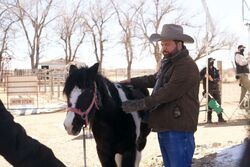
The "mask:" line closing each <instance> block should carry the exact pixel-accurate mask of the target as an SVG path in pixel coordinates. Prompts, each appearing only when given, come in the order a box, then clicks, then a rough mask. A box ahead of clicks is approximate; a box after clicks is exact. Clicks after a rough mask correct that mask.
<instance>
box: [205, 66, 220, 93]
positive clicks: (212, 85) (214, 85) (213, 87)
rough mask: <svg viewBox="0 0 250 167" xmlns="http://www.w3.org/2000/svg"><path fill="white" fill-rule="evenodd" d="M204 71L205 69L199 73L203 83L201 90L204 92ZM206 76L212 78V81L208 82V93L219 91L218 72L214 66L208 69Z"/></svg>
mask: <svg viewBox="0 0 250 167" xmlns="http://www.w3.org/2000/svg"><path fill="white" fill-rule="evenodd" d="M206 70H207V68H206V67H205V68H203V69H202V70H201V71H200V80H202V83H203V89H204V91H205V92H206V77H205V76H206ZM208 74H209V75H210V76H211V77H212V78H213V81H210V80H208V92H211V91H219V89H220V87H219V81H220V74H219V70H217V69H216V68H215V67H214V66H213V67H212V68H209V69H208Z"/></svg>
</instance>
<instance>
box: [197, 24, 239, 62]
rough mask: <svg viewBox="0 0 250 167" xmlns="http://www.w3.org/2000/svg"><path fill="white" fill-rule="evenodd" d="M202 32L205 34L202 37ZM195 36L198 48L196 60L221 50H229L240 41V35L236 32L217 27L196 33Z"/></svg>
mask: <svg viewBox="0 0 250 167" xmlns="http://www.w3.org/2000/svg"><path fill="white" fill-rule="evenodd" d="M217 27H218V26H217ZM200 31H202V30H200ZM202 34H203V35H204V36H203V37H201V36H202ZM194 38H195V48H196V49H195V50H196V53H195V57H194V60H195V61H196V60H199V59H201V58H203V57H205V56H206V55H210V54H212V53H214V52H216V51H219V50H229V49H231V47H232V46H233V45H235V43H236V42H237V41H238V37H237V36H236V35H235V34H232V33H228V32H225V31H218V30H216V28H215V29H214V30H213V31H208V32H205V33H201V32H200V33H196V35H195V36H194Z"/></svg>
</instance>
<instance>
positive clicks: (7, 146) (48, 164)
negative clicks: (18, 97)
mask: <svg viewBox="0 0 250 167" xmlns="http://www.w3.org/2000/svg"><path fill="white" fill-rule="evenodd" d="M0 155H2V156H3V157H4V158H5V159H6V160H7V161H8V162H9V163H10V164H11V165H13V166H15V167H65V165H64V164H63V163H62V162H61V161H60V160H58V159H57V158H56V157H55V155H54V154H53V152H52V150H51V149H50V148H48V147H46V146H45V145H43V144H41V143H40V142H39V141H37V140H35V139H33V138H31V137H30V136H28V135H27V134H26V132H25V130H24V128H23V127H22V126H21V125H20V124H18V123H16V122H14V120H13V116H12V115H11V114H10V113H9V112H8V111H7V110H6V108H5V107H4V105H3V103H2V101H1V100H0Z"/></svg>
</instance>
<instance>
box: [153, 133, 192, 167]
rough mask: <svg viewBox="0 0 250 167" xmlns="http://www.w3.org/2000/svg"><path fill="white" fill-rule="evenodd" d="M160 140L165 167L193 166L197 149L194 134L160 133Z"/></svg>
mask: <svg viewBox="0 0 250 167" xmlns="http://www.w3.org/2000/svg"><path fill="white" fill-rule="evenodd" d="M158 140H159V144H160V149H161V153H162V157H163V162H164V166H165V167H191V166H192V158H193V154H194V149H195V142H194V133H193V132H180V131H165V132H158Z"/></svg>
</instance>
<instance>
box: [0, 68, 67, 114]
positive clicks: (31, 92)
mask: <svg viewBox="0 0 250 167" xmlns="http://www.w3.org/2000/svg"><path fill="white" fill-rule="evenodd" d="M65 77H66V72H64V71H63V70H44V69H43V70H13V71H12V70H7V71H3V73H2V78H1V82H0V98H1V100H2V101H3V103H4V104H5V106H7V108H8V109H10V110H11V109H20V108H23V109H34V108H36V109H37V108H57V106H56V105H58V104H59V103H63V102H64V101H65V99H64V97H63V95H62V90H63V86H64V81H65Z"/></svg>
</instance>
